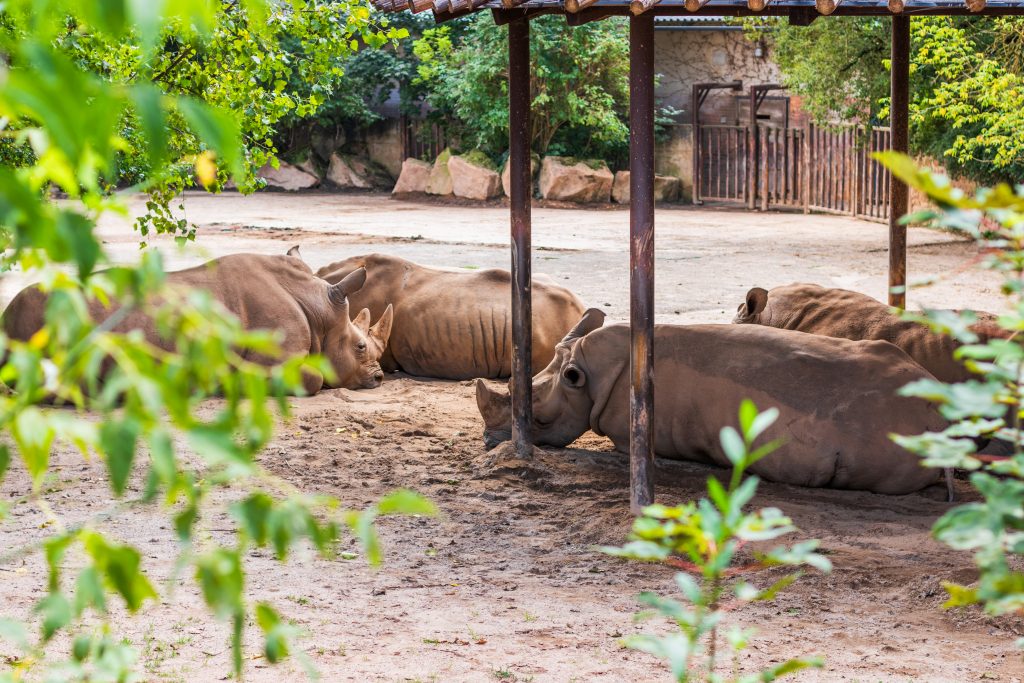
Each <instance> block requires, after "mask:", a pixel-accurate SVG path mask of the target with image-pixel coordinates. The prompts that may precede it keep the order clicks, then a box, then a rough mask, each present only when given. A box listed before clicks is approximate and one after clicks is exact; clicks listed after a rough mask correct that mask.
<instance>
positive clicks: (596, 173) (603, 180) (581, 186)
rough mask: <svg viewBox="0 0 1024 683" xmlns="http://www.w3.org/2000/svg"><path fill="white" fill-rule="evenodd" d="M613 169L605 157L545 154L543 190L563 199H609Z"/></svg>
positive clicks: (551, 197) (542, 177) (568, 200)
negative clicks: (594, 159)
mask: <svg viewBox="0 0 1024 683" xmlns="http://www.w3.org/2000/svg"><path fill="white" fill-rule="evenodd" d="M612 178H613V176H612V172H611V170H609V168H608V164H606V163H605V162H603V161H592V160H584V161H580V160H577V159H572V158H569V157H544V162H543V163H542V164H541V167H540V194H541V196H542V197H544V199H554V200H558V201H563V202H579V203H587V202H607V201H610V200H611V194H612Z"/></svg>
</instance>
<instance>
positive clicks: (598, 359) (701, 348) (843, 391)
mask: <svg viewBox="0 0 1024 683" xmlns="http://www.w3.org/2000/svg"><path fill="white" fill-rule="evenodd" d="M603 321H604V314H603V313H602V312H601V311H599V310H597V309H590V310H588V311H587V312H586V314H584V316H583V318H582V319H581V320H580V321H579V323H578V324H577V325H576V327H575V328H573V330H572V331H570V333H569V334H568V335H566V337H565V339H563V340H562V342H561V343H560V344H559V345H558V348H557V351H556V352H555V358H554V359H553V360H552V361H551V363H550V364H549V365H548V366H547V367H546V368H545V369H544V370H543V371H542V372H540V373H539V374H537V375H536V376H535V377H534V378H533V397H534V398H533V419H534V428H533V429H534V431H533V437H534V440H535V443H537V444H539V445H544V444H547V445H551V446H558V447H563V446H566V445H568V444H570V443H572V442H573V441H574V440H575V439H576V438H577V437H579V436H580V435H581V434H583V433H584V432H585V431H587V430H588V429H591V430H593V431H594V432H596V433H597V434H599V435H607V436H608V437H609V438H610V439H611V441H612V443H613V444H614V445H615V448H616V449H617V450H620V451H627V450H628V449H629V384H630V372H629V328H628V327H627V326H625V325H612V326H609V327H602V324H603ZM654 354H655V358H654V367H655V380H654V386H655V398H654V450H655V453H656V454H657V455H659V456H661V457H666V458H673V459H680V460H692V461H697V462H706V463H712V464H715V465H719V466H723V467H729V466H730V463H729V460H728V458H726V456H725V453H724V452H723V450H722V448H721V445H720V443H719V430H720V429H721V428H722V427H723V426H724V425H730V424H734V423H735V421H736V411H737V409H738V407H739V405H740V403H741V401H742V400H743V399H745V398H749V399H751V400H753V401H754V402H755V403H756V404H757V405H758V406H759V407H761V408H762V409H765V408H769V407H776V408H778V409H779V411H780V415H779V419H778V420H777V421H776V422H775V424H774V425H773V426H772V427H770V428H769V429H768V431H767V432H766V433H765V436H764V437H763V438H764V439H765V442H767V441H769V440H772V439H782V440H783V441H784V443H783V445H782V446H781V447H780V448H779V449H778V450H777V451H775V452H774V453H772V454H771V455H769V456H767V457H766V458H764V459H763V460H760V461H759V462H757V463H755V464H754V465H753V466H752V467H751V472H752V473H753V474H757V475H759V476H761V477H763V478H764V479H768V480H770V481H776V482H783V483H787V484H795V485H799V486H814V487H830V488H838V489H856V490H866V491H874V492H877V493H885V494H904V493H909V492H911V491H916V490H918V489H921V488H924V487H926V486H928V485H930V484H933V483H935V482H937V481H938V480H939V478H940V475H941V472H939V471H938V470H935V469H929V468H925V467H923V466H922V465H921V464H920V460H919V459H918V458H917V457H916V456H914V455H912V454H911V453H909V452H908V451H906V450H904V449H902V448H900V447H899V446H897V445H896V444H894V443H893V442H892V441H891V440H890V439H889V434H890V433H893V432H895V433H898V434H919V433H921V432H924V431H926V430H940V429H942V428H943V427H944V426H945V421H944V420H943V419H942V417H941V416H940V415H939V414H938V412H937V411H936V409H935V408H934V407H933V406H931V405H930V404H928V403H927V402H925V401H923V400H920V399H916V398H907V397H901V396H897V395H896V390H897V389H899V388H900V387H901V386H903V385H905V384H907V383H908V382H912V381H914V380H917V379H922V378H926V377H930V376H931V375H929V374H928V372H927V371H925V370H924V369H923V368H922V367H921V366H919V365H918V364H917V363H915V362H914V361H913V360H911V359H910V357H909V356H907V355H906V354H905V353H903V351H901V350H900V349H899V348H897V347H896V346H894V345H893V344H890V343H888V342H881V341H862V342H854V341H848V340H845V339H833V338H829V337H819V336H815V335H810V334H804V333H802V332H791V331H788V330H777V329H773V328H769V327H760V326H757V327H755V326H738V325H657V326H656V327H655V332H654ZM476 392H477V393H476V397H477V405H478V407H479V409H480V413H481V415H482V416H483V419H484V425H485V429H484V440H485V443H486V445H487V446H488V447H493V446H495V445H497V443H499V442H501V441H503V440H505V439H508V438H509V436H510V406H509V398H508V395H507V394H506V393H504V392H500V391H497V390H495V389H492V388H490V386H488V384H487V382H485V381H483V380H478V381H477V385H476Z"/></svg>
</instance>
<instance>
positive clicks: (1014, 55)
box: [759, 17, 1024, 182]
mask: <svg viewBox="0 0 1024 683" xmlns="http://www.w3.org/2000/svg"><path fill="white" fill-rule="evenodd" d="M760 23H763V22H760ZM768 26H769V28H770V31H769V35H770V36H771V37H772V48H773V54H774V57H775V59H776V61H777V62H778V63H779V66H780V67H781V69H782V71H783V75H784V80H785V82H786V84H787V85H788V86H789V88H790V89H791V90H792V91H793V92H794V93H796V94H798V95H800V96H801V97H802V98H803V102H804V107H805V108H806V109H807V110H808V111H809V112H810V113H811V114H812V115H813V116H814V117H815V118H816V119H817V120H819V121H824V122H830V123H853V122H858V123H877V124H883V125H884V124H885V123H886V121H887V118H888V97H889V74H888V63H889V62H888V60H889V50H890V47H889V46H890V31H891V26H890V22H889V21H885V20H882V19H878V18H869V17H865V18H854V17H845V18H830V19H828V20H826V21H817V22H814V23H813V24H811V25H810V26H808V27H795V26H789V25H788V24H786V23H784V22H782V21H777V20H769V23H768ZM911 27H912V36H911V40H912V46H911V50H912V52H911V91H912V92H911V133H912V146H913V148H914V149H915V151H917V152H921V153H925V154H929V155H931V156H935V157H937V158H940V159H942V160H944V163H945V164H946V165H947V167H949V168H950V170H952V171H955V172H957V173H961V174H965V175H968V176H970V177H973V178H975V179H978V180H982V181H986V182H995V181H1000V180H1009V179H1013V178H1019V177H1020V176H1021V173H1022V171H1024V135H1022V134H1021V132H1020V131H1021V130H1024V127H1022V123H1024V120H1022V116H1024V114H1022V113H1021V112H1022V104H1024V82H1022V80H1021V78H1022V76H1024V71H1022V68H1024V41H1022V40H1021V37H1022V36H1024V19H1022V18H1020V17H992V18H989V17H915V18H914V19H913V21H912V23H911ZM759 33H760V32H759Z"/></svg>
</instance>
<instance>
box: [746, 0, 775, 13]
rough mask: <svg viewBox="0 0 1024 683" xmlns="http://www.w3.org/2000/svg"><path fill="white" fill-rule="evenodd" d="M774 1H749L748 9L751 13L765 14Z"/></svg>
mask: <svg viewBox="0 0 1024 683" xmlns="http://www.w3.org/2000/svg"><path fill="white" fill-rule="evenodd" d="M771 1H772V0H747V8H748V9H749V10H750V11H751V12H763V11H764V8H765V7H767V6H768V3H770V2H771Z"/></svg>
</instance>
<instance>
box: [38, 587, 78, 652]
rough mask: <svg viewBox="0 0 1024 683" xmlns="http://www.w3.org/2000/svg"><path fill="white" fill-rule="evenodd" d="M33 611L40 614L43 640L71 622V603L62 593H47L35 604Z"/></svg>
mask: <svg viewBox="0 0 1024 683" xmlns="http://www.w3.org/2000/svg"><path fill="white" fill-rule="evenodd" d="M35 611H36V613H37V614H40V615H42V617H43V618H42V624H41V627H42V631H43V640H44V641H49V640H50V639H51V638H53V636H54V635H56V634H57V632H58V631H60V630H61V629H62V628H64V627H65V626H67V625H68V624H70V623H71V619H72V618H73V615H72V613H71V603H70V602H68V599H67V598H66V597H65V596H64V594H63V593H49V594H47V596H46V597H44V598H43V599H42V600H40V601H39V602H38V603H37V604H36V608H35Z"/></svg>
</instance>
